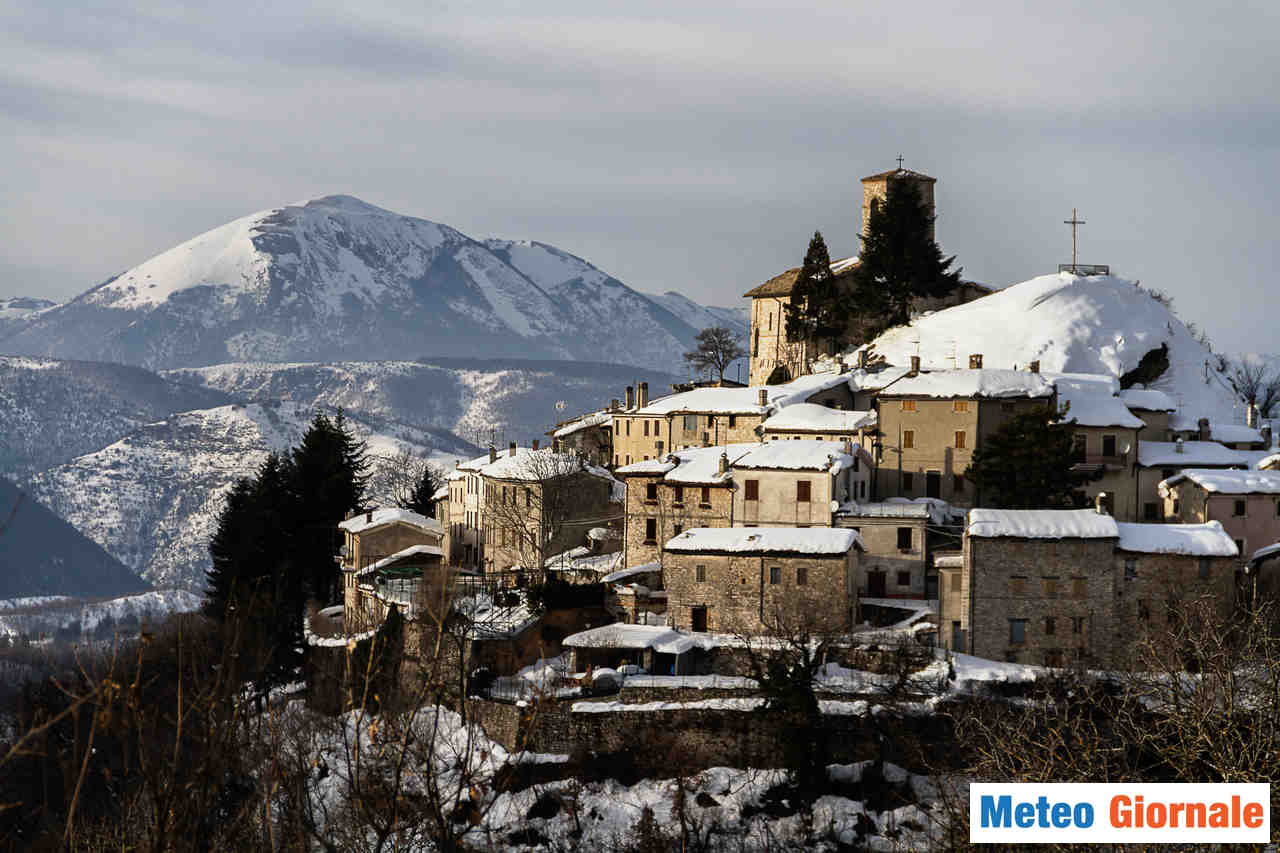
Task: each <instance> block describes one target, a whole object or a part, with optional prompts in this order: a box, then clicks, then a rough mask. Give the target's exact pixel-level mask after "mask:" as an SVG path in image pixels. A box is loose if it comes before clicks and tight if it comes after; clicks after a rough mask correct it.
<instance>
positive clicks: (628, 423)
mask: <svg viewBox="0 0 1280 853" xmlns="http://www.w3.org/2000/svg"><path fill="white" fill-rule="evenodd" d="M627 435H631V421H630V420H628V421H627Z"/></svg>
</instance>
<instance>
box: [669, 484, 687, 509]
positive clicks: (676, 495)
mask: <svg viewBox="0 0 1280 853" xmlns="http://www.w3.org/2000/svg"><path fill="white" fill-rule="evenodd" d="M671 502H672V503H674V504H675V505H676V506H684V486H672V488H671Z"/></svg>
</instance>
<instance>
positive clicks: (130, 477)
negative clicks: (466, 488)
mask: <svg viewBox="0 0 1280 853" xmlns="http://www.w3.org/2000/svg"><path fill="white" fill-rule="evenodd" d="M314 412H315V409H314V408H313V407H311V406H308V405H297V404H292V403H284V404H266V405H259V404H256V403H251V404H249V405H239V404H235V405H230V406H219V407H216V408H212V409H203V410H198V411H193V412H184V413H182V414H177V415H173V416H171V417H169V418H166V419H165V420H162V421H159V422H157V423H153V424H148V425H146V426H144V427H142V428H140V429H138V430H136V431H134V432H133V433H130V434H129V435H128V436H126V437H124V438H122V439H120V440H119V441H116V442H115V443H113V444H110V445H108V446H107V447H104V448H102V449H101V450H98V451H96V452H94V453H89V454H85V455H84V456H80V457H78V458H76V459H74V460H72V461H70V462H68V463H66V464H63V465H59V466H56V467H54V468H50V469H48V470H46V471H42V472H40V473H39V474H36V475H35V476H33V477H32V478H31V480H30V484H29V487H30V490H31V493H32V494H33V495H34V496H35V497H36V498H37V499H38V500H40V501H41V502H42V503H44V504H46V505H47V506H49V507H50V508H51V509H53V511H54V512H56V513H57V514H58V515H60V516H61V517H62V518H64V519H66V520H67V521H69V522H70V523H71V524H72V525H74V526H75V528H76V529H77V530H79V531H80V532H82V533H84V534H85V535H86V536H88V537H89V538H90V539H92V540H93V541H95V542H97V543H98V544H99V545H101V546H102V547H103V548H104V549H106V551H107V552H109V553H110V554H111V555H112V556H114V557H116V558H117V559H118V560H120V561H121V562H122V563H124V564H125V565H126V566H128V567H129V568H130V569H132V570H133V571H134V572H136V573H137V574H138V575H140V576H141V577H143V578H145V579H146V580H148V581H149V582H151V583H152V584H154V585H155V586H158V587H182V588H186V589H193V590H199V589H200V588H201V587H202V585H203V583H204V573H205V571H206V570H207V569H208V567H209V555H208V545H209V539H210V537H211V536H212V535H213V531H214V527H215V524H216V521H217V515H218V512H219V511H220V510H221V507H222V501H223V498H224V496H225V495H226V493H227V491H228V490H229V489H230V488H231V486H232V485H233V484H234V483H235V481H236V480H237V479H239V478H240V477H244V476H249V475H252V474H253V473H254V472H256V470H257V468H258V466H259V465H261V464H262V461H263V460H264V459H265V458H266V456H267V453H268V451H270V450H285V449H286V448H288V447H291V446H292V445H294V444H296V443H297V442H298V440H299V439H300V438H301V437H302V434H303V432H304V431H305V430H306V426H307V424H308V423H309V422H310V420H311V418H312V416H313V414H314ZM349 421H350V424H351V426H352V427H353V429H354V431H355V433H356V435H357V436H358V437H360V438H362V439H364V440H365V441H367V442H368V444H369V452H370V454H371V455H375V456H394V455H395V454H396V453H398V452H400V451H402V450H405V451H409V452H411V453H413V454H414V455H417V456H428V455H432V454H435V455H437V456H439V455H441V454H451V455H456V456H465V455H468V454H473V453H477V452H478V449H477V448H475V447H474V446H472V445H469V444H466V443H465V442H462V441H459V440H457V439H456V437H455V438H453V440H452V441H451V442H450V443H448V444H445V443H442V436H447V435H448V434H447V433H444V431H442V430H441V431H433V432H427V431H423V430H417V429H414V428H412V427H407V426H403V425H393V424H378V423H377V421H376V420H373V419H370V420H366V419H364V418H361V417H358V416H352V417H350V418H349Z"/></svg>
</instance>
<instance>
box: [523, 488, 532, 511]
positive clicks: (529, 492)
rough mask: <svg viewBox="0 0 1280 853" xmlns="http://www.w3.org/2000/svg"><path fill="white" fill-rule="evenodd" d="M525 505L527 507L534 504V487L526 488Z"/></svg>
mask: <svg viewBox="0 0 1280 853" xmlns="http://www.w3.org/2000/svg"><path fill="white" fill-rule="evenodd" d="M524 505H525V508H526V509H528V508H529V507H531V506H533V490H532V489H525V490H524Z"/></svg>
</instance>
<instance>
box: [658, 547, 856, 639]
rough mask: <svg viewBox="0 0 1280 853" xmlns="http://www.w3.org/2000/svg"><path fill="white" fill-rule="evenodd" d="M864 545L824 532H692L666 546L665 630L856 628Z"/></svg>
mask: <svg viewBox="0 0 1280 853" xmlns="http://www.w3.org/2000/svg"><path fill="white" fill-rule="evenodd" d="M860 549H861V543H860V542H859V539H858V534H856V533H854V532H853V531H852V530H838V529H833V528H829V527H812V528H808V529H795V528H785V527H774V528H763V527H761V528H741V527H739V528H695V529H693V530H686V531H685V532H684V533H682V534H680V535H679V536H676V537H674V538H672V539H671V540H670V541H669V542H667V543H666V545H665V547H664V555H663V577H664V581H665V583H666V587H667V615H668V618H669V620H670V625H671V626H672V627H674V628H680V629H685V630H691V631H710V632H715V633H739V634H746V635H756V634H760V633H775V632H778V631H783V632H786V631H795V630H808V631H812V632H816V633H836V632H846V631H848V630H850V628H852V626H853V608H854V603H855V587H854V578H855V576H856V573H857V566H858V551H859V550H860Z"/></svg>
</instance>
